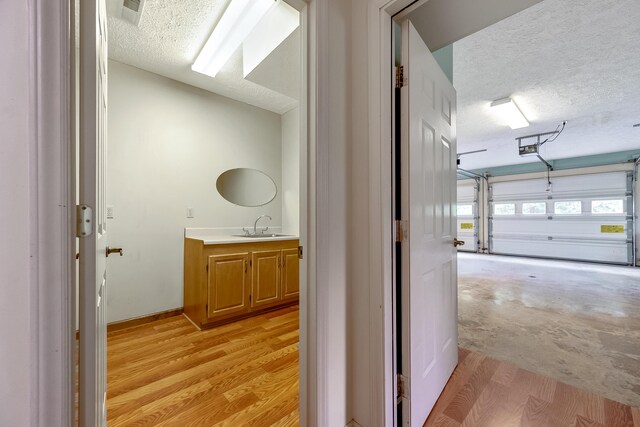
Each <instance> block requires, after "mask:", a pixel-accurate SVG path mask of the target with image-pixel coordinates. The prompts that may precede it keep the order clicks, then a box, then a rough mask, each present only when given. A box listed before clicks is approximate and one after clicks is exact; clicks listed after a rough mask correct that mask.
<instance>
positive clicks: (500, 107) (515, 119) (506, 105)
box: [491, 98, 529, 129]
mask: <svg viewBox="0 0 640 427" xmlns="http://www.w3.org/2000/svg"><path fill="white" fill-rule="evenodd" d="M491 108H492V109H493V110H494V111H496V112H497V113H498V114H499V115H500V116H501V117H502V119H503V120H504V121H505V123H506V124H507V125H509V127H510V128H511V129H520V128H524V127H527V126H529V121H528V120H527V118H526V117H525V116H524V114H522V111H520V108H518V105H516V103H515V102H514V101H513V99H511V98H502V99H497V100H495V101H493V102H492V103H491Z"/></svg>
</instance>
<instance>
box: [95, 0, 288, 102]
mask: <svg viewBox="0 0 640 427" xmlns="http://www.w3.org/2000/svg"><path fill="white" fill-rule="evenodd" d="M229 1H230V0H146V1H145V4H144V10H143V13H142V16H141V18H140V23H139V25H138V26H135V25H133V24H131V23H130V22H128V21H125V20H123V19H121V18H120V13H121V9H122V0H107V11H108V15H109V21H108V26H109V57H110V58H111V59H113V60H116V61H119V62H122V63H125V64H129V65H132V66H134V67H137V68H141V69H143V70H146V71H150V72H152V73H156V74H160V75H162V76H165V77H169V78H171V79H174V80H178V81H181V82H183V83H186V84H189V85H192V86H196V87H199V88H202V89H205V90H208V91H211V92H215V93H218V94H220V95H224V96H226V97H229V98H233V99H236V100H238V101H241V102H245V103H247V104H251V105H255V106H257V107H260V108H264V109H266V110H269V111H273V112H276V113H279V114H283V113H285V112H287V111H289V110H291V109H292V108H294V107H295V106H297V100H296V97H297V96H296V95H297V92H296V90H295V88H296V87H297V86H296V82H298V81H299V78H298V74H299V72H300V66H299V63H300V59H299V58H300V55H299V51H300V37H299V30H296V31H294V32H293V33H292V34H291V35H290V36H289V38H288V39H287V40H285V41H284V42H283V43H282V44H281V45H280V46H279V47H278V48H277V49H276V50H275V51H274V52H273V53H272V55H276V56H277V57H280V58H288V61H287V64H288V65H289V66H287V67H281V66H280V67H278V65H281V64H282V61H269V60H268V59H269V58H267V60H265V61H263V63H262V64H260V65H259V66H258V67H257V68H256V69H255V70H254V71H253V72H252V73H251V74H250V75H249V76H248V78H247V79H244V78H243V77H242V48H240V49H238V51H237V52H236V53H235V54H234V55H233V57H232V58H231V59H230V60H229V62H228V63H227V64H226V65H225V66H224V67H223V68H222V70H220V72H219V73H218V75H217V76H216V77H215V78H211V77H208V76H205V75H203V74H199V73H196V72H194V71H192V70H191V64H192V63H193V61H194V59H195V58H196V56H197V55H198V53H199V52H200V49H201V48H202V46H203V45H204V43H205V41H206V40H207V39H208V37H209V35H210V34H211V31H212V30H213V28H214V25H215V24H216V23H217V22H218V20H219V19H220V17H221V16H222V13H223V12H224V10H225V9H226V7H227V4H228V3H229ZM270 76H279V79H277V80H276V79H272V78H271V77H270ZM252 80H253V81H252ZM256 82H259V83H256Z"/></svg>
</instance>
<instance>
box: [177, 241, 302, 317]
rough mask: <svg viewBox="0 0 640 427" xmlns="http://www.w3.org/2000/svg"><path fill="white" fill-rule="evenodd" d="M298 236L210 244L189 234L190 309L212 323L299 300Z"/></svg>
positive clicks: (187, 283) (186, 281)
mask: <svg viewBox="0 0 640 427" xmlns="http://www.w3.org/2000/svg"><path fill="white" fill-rule="evenodd" d="M299 271H300V270H299V260H298V240H278V241H256V242H253V241H251V242H247V243H221V244H213V245H205V244H204V243H203V241H202V240H198V239H189V238H185V248H184V313H185V315H186V316H187V317H188V318H189V319H190V320H191V321H192V322H193V323H194V324H195V325H196V326H197V327H198V328H207V327H210V326H215V325H218V324H222V323H227V322H230V321H233V320H237V319H241V318H244V317H249V316H252V315H255V314H258V313H261V312H264V311H267V310H272V309H274V308H278V307H281V306H286V305H291V304H295V303H297V302H298V298H299V287H300V286H299V281H300V279H299Z"/></svg>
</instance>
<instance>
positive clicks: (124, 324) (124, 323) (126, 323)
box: [76, 307, 184, 339]
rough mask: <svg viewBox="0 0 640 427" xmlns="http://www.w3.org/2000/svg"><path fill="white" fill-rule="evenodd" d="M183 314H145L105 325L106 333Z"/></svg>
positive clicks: (162, 312)
mask: <svg viewBox="0 0 640 427" xmlns="http://www.w3.org/2000/svg"><path fill="white" fill-rule="evenodd" d="M183 312H184V308H182V307H180V308H174V309H173V310H167V311H161V312H159V313H153V314H147V315H146V316H140V317H134V318H133V319H127V320H119V321H117V322H113V323H109V324H108V325H107V332H114V331H120V330H122V329H127V328H133V327H134V326H140V325H144V324H145V323H151V322H154V321H156V320H160V319H166V318H167V317H173V316H180V315H181V314H182V313H183ZM79 338H80V331H76V339H79Z"/></svg>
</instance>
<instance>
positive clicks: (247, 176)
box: [216, 168, 278, 207]
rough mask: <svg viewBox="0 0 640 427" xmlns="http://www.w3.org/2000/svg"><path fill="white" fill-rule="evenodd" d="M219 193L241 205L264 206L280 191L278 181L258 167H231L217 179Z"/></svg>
mask: <svg viewBox="0 0 640 427" xmlns="http://www.w3.org/2000/svg"><path fill="white" fill-rule="evenodd" d="M216 188H217V189H218V193H220V195H221V196H222V197H224V198H225V199H226V200H227V201H229V202H231V203H233V204H234V205H239V206H247V207H254V206H262V205H266V204H267V203H269V202H270V201H272V200H273V199H274V198H275V197H276V194H277V192H278V189H277V187H276V183H275V182H273V179H271V177H270V176H269V175H267V174H266V173H264V172H261V171H259V170H256V169H249V168H237V169H229V170H228V171H225V172H223V173H221V174H220V176H219V177H218V179H217V180H216Z"/></svg>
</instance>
